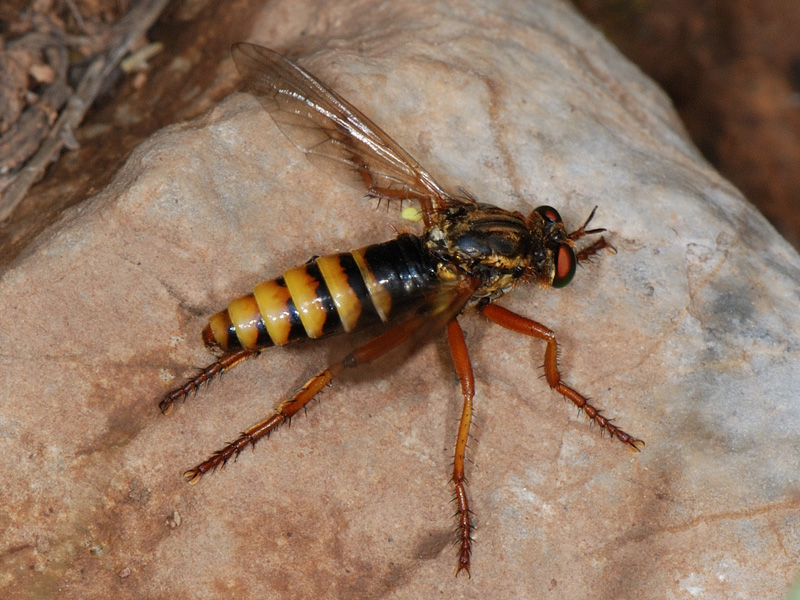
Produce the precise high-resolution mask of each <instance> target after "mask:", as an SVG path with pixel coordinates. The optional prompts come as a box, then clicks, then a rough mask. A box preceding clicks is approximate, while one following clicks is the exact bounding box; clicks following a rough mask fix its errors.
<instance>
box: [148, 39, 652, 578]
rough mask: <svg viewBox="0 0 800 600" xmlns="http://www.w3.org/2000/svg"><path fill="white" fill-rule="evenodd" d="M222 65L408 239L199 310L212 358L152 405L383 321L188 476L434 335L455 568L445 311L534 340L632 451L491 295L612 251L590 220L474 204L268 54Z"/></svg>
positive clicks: (468, 517) (462, 512) (533, 329)
mask: <svg viewBox="0 0 800 600" xmlns="http://www.w3.org/2000/svg"><path fill="white" fill-rule="evenodd" d="M232 52H233V60H234V62H235V63H236V66H237V68H238V69H239V72H240V73H241V75H242V77H243V78H244V80H245V82H246V83H247V85H248V86H249V88H250V91H251V92H252V93H253V94H254V95H255V96H256V97H257V98H258V99H259V101H260V102H261V104H262V105H263V106H264V108H266V110H267V112H268V113H269V114H270V116H271V117H272V119H273V120H274V121H275V123H276V125H277V126H278V128H280V130H281V131H282V132H283V133H284V134H285V135H286V136H287V137H288V138H289V140H291V141H292V142H293V143H294V144H295V145H296V146H297V147H298V149H299V150H301V151H302V152H304V153H305V154H306V156H307V157H308V158H309V159H310V160H311V162H313V163H314V164H317V165H319V166H320V167H322V168H324V169H325V170H328V171H331V172H332V173H333V174H334V175H335V176H337V177H338V178H339V179H342V180H344V181H346V182H347V183H350V184H353V185H356V186H357V187H360V188H362V189H363V188H366V191H367V194H368V195H369V196H371V197H372V198H377V199H378V200H379V201H400V202H403V201H415V202H416V203H417V204H418V207H419V213H420V216H421V220H422V222H423V224H424V231H423V233H422V235H411V234H408V233H403V234H400V235H398V236H397V237H396V238H395V239H393V240H391V241H388V242H384V243H382V244H373V245H371V246H366V247H364V248H359V249H357V250H353V251H351V252H343V253H339V254H330V255H328V256H320V257H317V258H314V259H313V260H310V261H309V262H307V263H305V264H303V265H301V266H299V267H295V268H293V269H289V270H288V271H286V272H285V273H284V274H283V275H281V276H280V277H278V278H276V279H271V280H269V281H265V282H264V283H260V284H258V285H257V286H256V287H255V289H254V290H253V292H252V293H251V294H248V295H246V296H243V297H241V298H238V299H236V300H234V301H233V302H231V303H230V304H229V305H228V308H227V309H225V310H223V311H221V312H219V313H217V314H215V315H214V316H212V317H211V319H210V321H209V323H208V325H207V326H206V327H205V329H204V330H203V341H204V343H205V345H206V346H207V347H208V348H209V349H212V350H214V351H216V352H217V353H218V356H219V358H218V359H217V360H216V361H215V362H214V363H212V364H211V365H209V366H208V367H206V368H205V369H203V370H202V371H200V372H199V373H198V374H197V375H195V377H193V378H192V379H191V380H189V381H188V382H186V383H185V384H184V385H182V386H181V387H179V388H177V389H175V390H173V391H171V392H169V393H168V394H167V395H166V396H165V397H164V398H163V399H162V400H161V403H160V408H161V411H162V412H164V413H168V412H169V411H170V410H171V409H172V406H173V404H174V403H175V402H176V401H178V400H183V399H184V398H185V397H186V396H187V395H188V394H189V393H191V392H193V391H196V390H197V388H198V387H199V386H201V385H202V384H204V383H206V382H208V381H209V380H210V379H212V378H213V377H215V376H216V375H219V374H220V373H223V372H225V371H228V370H230V369H232V368H233V367H235V366H236V365H238V364H239V363H241V362H242V361H243V360H245V359H247V358H250V357H253V356H256V355H258V354H259V353H260V352H261V351H262V350H264V349H265V348H268V347H270V346H285V345H286V344H291V343H294V342H299V341H302V340H306V339H309V338H311V339H317V338H322V337H325V336H328V335H331V334H334V333H339V332H351V331H356V330H360V329H362V328H364V327H367V326H369V325H373V324H380V323H383V324H384V325H385V327H384V328H383V332H382V333H380V335H378V336H377V337H376V338H374V339H372V340H371V341H369V342H367V343H366V344H364V345H362V346H361V347H359V348H357V349H356V350H353V351H352V352H351V353H350V354H348V355H347V356H346V357H345V358H344V359H343V360H341V361H340V362H337V363H335V364H332V365H330V366H328V367H327V368H325V369H323V370H322V371H320V372H319V373H317V374H316V375H314V376H313V377H312V378H311V379H309V380H308V382H307V383H306V384H305V385H304V386H303V387H301V388H300V389H299V390H298V391H297V392H295V394H294V395H293V396H292V397H291V398H289V399H288V400H285V401H284V402H283V403H282V404H281V405H280V406H279V407H278V409H277V410H276V411H275V412H274V414H272V416H270V417H268V418H267V419H266V420H264V421H262V422H260V423H258V424H256V425H254V426H253V427H251V428H250V429H248V430H247V431H245V432H244V433H242V434H241V435H240V436H239V438H238V439H236V441H234V442H232V443H230V444H228V445H227V446H225V447H224V448H223V449H221V450H219V451H218V452H216V453H214V454H213V455H212V456H211V457H210V458H208V459H207V460H205V461H203V462H201V463H200V464H199V465H197V466H196V467H194V468H193V469H190V470H188V471H186V473H185V477H186V479H187V480H188V481H189V482H190V483H197V482H198V481H199V480H200V479H201V478H202V476H203V475H205V474H206V473H208V472H209V471H213V470H214V469H216V468H217V467H219V466H223V465H225V463H227V461H228V460H230V459H231V458H236V457H237V456H238V455H239V453H240V452H241V451H242V450H243V449H244V448H246V447H247V446H248V445H250V444H255V443H256V441H257V440H259V439H260V438H262V437H264V436H265V435H268V434H269V433H270V432H271V431H273V430H274V429H276V428H277V427H278V426H280V425H281V424H283V423H285V422H287V421H288V420H289V419H291V418H292V417H293V416H294V415H295V414H296V413H297V412H298V411H299V410H300V409H302V408H304V407H305V406H306V405H307V404H308V403H309V401H311V400H312V399H313V398H314V397H315V396H316V395H317V394H318V393H319V392H320V391H321V390H322V389H323V388H324V387H325V386H327V385H328V384H330V383H331V381H333V379H334V378H335V377H336V376H337V375H339V374H340V373H341V372H342V371H343V370H344V369H345V368H350V367H356V366H358V365H362V364H364V363H367V362H370V361H372V360H375V359H376V358H378V357H379V356H382V355H383V354H385V353H386V352H388V351H390V350H392V349H393V348H395V347H397V346H398V345H400V344H402V343H403V342H407V343H412V344H413V343H414V342H415V341H416V342H418V341H420V340H422V339H423V338H424V337H425V336H424V335H423V333H427V332H430V331H436V330H446V332H447V338H448V341H449V344H450V352H451V354H452V356H453V362H454V364H455V370H456V372H457V374H458V379H459V381H460V383H461V395H462V398H463V409H462V413H461V420H460V422H459V425H458V434H457V437H456V445H455V460H454V465H453V486H454V487H455V500H456V505H457V507H458V508H457V519H458V529H457V531H458V548H459V556H458V565H457V567H456V575H458V573H460V572H461V571H466V573H467V575H468V576H469V573H470V556H471V553H472V529H473V524H472V514H471V512H470V510H469V504H468V501H467V493H466V487H465V477H464V463H465V452H466V447H467V439H468V437H469V428H470V422H471V420H472V398H473V395H474V388H475V386H474V377H473V373H472V366H471V364H470V359H469V354H468V353H467V346H466V344H465V342H464V334H463V332H462V330H461V326H460V325H459V323H458V317H459V316H460V315H461V314H462V313H464V312H465V311H468V310H476V311H478V312H480V313H481V314H483V315H484V316H485V317H487V318H488V319H489V320H490V321H494V322H495V323H497V324H498V325H500V326H502V327H505V328H507V329H510V330H512V331H516V332H518V333H522V334H524V335H528V336H531V337H534V338H537V339H540V340H543V341H544V342H546V349H545V358H544V372H545V377H546V379H547V383H548V384H549V385H550V387H551V388H553V389H554V390H556V391H557V392H558V393H560V394H562V395H563V396H565V397H566V398H568V399H569V400H571V401H572V402H573V403H574V404H575V405H576V406H577V407H578V408H579V409H581V410H583V412H584V413H585V414H586V415H587V416H588V417H589V418H590V419H591V420H593V421H594V422H595V423H597V424H598V425H599V426H600V427H601V428H602V429H603V430H605V431H607V432H608V433H609V434H611V436H612V437H615V438H617V439H618V440H619V441H620V442H622V443H623V444H626V445H627V446H628V447H630V448H631V449H633V450H639V447H640V446H642V445H643V442H642V441H641V440H638V439H636V438H635V437H633V436H631V435H629V434H627V433H625V432H624V431H623V430H622V429H620V428H619V427H617V426H616V425H614V424H612V423H611V422H610V421H609V420H608V419H606V418H605V417H604V416H602V415H601V414H600V411H598V410H597V409H596V408H595V407H594V406H592V405H591V404H589V402H588V400H587V398H586V397H585V396H583V395H582V394H580V393H578V392H577V391H575V390H574V389H572V388H571V387H569V386H567V385H566V384H565V383H564V382H563V381H562V380H561V375H560V373H559V370H558V365H557V355H558V350H557V345H556V337H555V334H554V333H553V332H552V331H551V330H549V329H548V328H547V327H545V326H543V325H541V324H539V323H537V322H535V321H532V320H530V319H527V318H525V317H522V316H520V315H517V314H515V313H513V312H511V311H509V310H507V309H505V308H502V307H501V306H498V305H497V304H495V301H496V300H498V299H499V298H500V297H501V296H503V295H504V294H506V293H508V292H509V291H511V290H512V289H513V288H515V287H517V285H519V284H523V283H533V284H536V285H538V286H539V287H543V288H546V287H555V288H561V287H564V286H566V285H567V284H568V283H569V282H570V281H571V280H572V277H573V275H574V274H575V268H576V265H577V264H578V263H579V262H580V261H583V260H586V259H588V258H589V257H591V256H592V255H594V254H596V253H597V252H599V251H600V250H602V249H604V248H606V249H609V250H610V251H613V247H612V246H611V245H610V244H609V243H608V242H607V241H606V240H605V239H604V238H603V237H600V239H598V240H597V241H595V242H594V243H592V244H590V245H589V246H587V247H585V248H583V249H577V248H576V246H577V242H578V240H580V239H581V238H582V237H584V236H589V235H596V234H599V233H601V232H603V231H605V230H604V229H587V227H588V225H589V222H590V221H591V220H592V217H593V216H594V212H595V211H594V210H593V211H592V213H591V214H590V215H589V218H588V219H587V220H586V222H585V223H584V224H583V225H582V226H581V227H579V228H578V229H576V230H575V231H572V232H568V231H567V229H566V228H565V226H564V223H563V222H562V221H561V216H560V215H559V214H558V212H557V211H556V210H555V209H554V208H551V207H550V206H540V207H539V208H537V209H535V210H534V211H533V212H531V213H530V214H529V215H527V216H526V215H523V214H521V213H518V212H509V211H507V210H504V209H502V208H498V207H496V206H493V205H491V204H486V203H483V202H478V201H477V200H475V199H474V198H473V197H472V196H470V195H469V194H467V193H466V192H461V193H459V194H452V193H449V192H447V191H445V190H444V189H443V188H442V187H441V186H439V184H438V183H436V181H435V180H434V179H433V177H431V176H430V175H429V174H428V172H427V171H425V170H424V169H423V168H422V167H420V165H419V163H417V161H416V160H414V159H413V158H412V157H411V156H410V155H409V154H408V153H407V152H406V151H405V150H403V149H402V148H401V147H400V146H399V145H398V144H397V143H396V142H395V141H394V140H392V138H390V137H389V136H388V135H386V133H384V132H383V130H381V129H380V128H379V127H378V126H377V125H375V124H374V123H373V122H372V121H371V120H369V119H368V118H367V117H366V116H364V115H363V114H362V113H361V112H360V111H359V110H357V109H356V108H354V107H353V106H351V105H350V103H348V102H347V101H346V100H344V99H343V98H342V97H341V96H339V95H338V94H337V93H336V92H334V91H332V90H331V89H329V88H328V87H326V86H325V85H323V84H322V83H321V82H320V81H318V80H317V79H316V78H315V77H313V76H312V75H310V74H309V73H307V72H306V71H305V70H303V69H302V68H300V67H299V66H297V65H296V64H294V63H292V62H290V61H289V60H287V59H286V58H283V57H282V56H281V55H279V54H277V53H276V52H273V51H272V50H268V49H267V48H262V47H259V46H254V45H252V44H245V43H240V44H236V45H234V46H233V49H232Z"/></svg>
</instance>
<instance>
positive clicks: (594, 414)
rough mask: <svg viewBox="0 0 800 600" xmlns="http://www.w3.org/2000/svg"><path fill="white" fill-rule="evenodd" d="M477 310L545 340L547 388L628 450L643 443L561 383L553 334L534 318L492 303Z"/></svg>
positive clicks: (503, 325)
mask: <svg viewBox="0 0 800 600" xmlns="http://www.w3.org/2000/svg"><path fill="white" fill-rule="evenodd" d="M481 312H482V313H483V314H484V315H485V316H486V317H487V318H489V319H490V320H491V321H494V322H495V323H497V324H498V325H501V326H502V327H505V328H506V329H510V330H511V331H516V332H517V333H522V334H525V335H529V336H531V337H535V338H539V339H540V340H544V341H545V342H547V349H546V350H545V353H544V374H545V377H546V378H547V383H548V384H549V385H550V387H551V388H553V389H554V390H555V391H557V392H558V393H559V394H561V395H562V396H564V397H565V398H569V399H570V400H572V402H573V403H574V404H575V406H577V407H578V408H580V409H581V410H583V412H584V413H585V414H586V416H588V417H589V418H590V419H592V420H593V421H594V422H595V423H597V424H598V425H599V426H600V427H602V428H603V429H604V430H606V431H607V432H608V433H610V434H611V436H612V437H615V438H617V439H618V440H619V441H620V442H622V443H623V444H627V445H628V447H629V448H631V449H632V450H636V451H637V452H638V451H639V450H640V448H639V446H643V445H644V442H643V441H642V440H638V439H636V438H635V437H633V436H631V435H629V434H627V433H625V432H624V431H623V430H622V429H620V428H619V427H617V426H616V425H614V424H613V423H611V421H610V420H609V419H606V418H605V417H604V416H603V415H601V414H600V411H599V410H597V409H596V408H595V407H594V406H592V405H591V404H589V401H588V400H587V399H586V397H584V396H582V395H581V394H579V393H578V392H576V391H575V390H573V389H572V388H571V387H568V386H567V385H565V384H564V383H562V382H561V374H560V373H559V372H558V364H557V357H558V346H557V344H556V334H555V333H553V332H552V331H550V330H549V329H548V328H547V327H545V326H544V325H541V324H540V323H537V322H536V321H532V320H530V319H526V318H525V317H521V316H520V315H518V314H515V313H513V312H511V311H510V310H507V309H505V308H503V307H501V306H497V305H496V304H488V305H486V306H484V307H483V308H482V309H481Z"/></svg>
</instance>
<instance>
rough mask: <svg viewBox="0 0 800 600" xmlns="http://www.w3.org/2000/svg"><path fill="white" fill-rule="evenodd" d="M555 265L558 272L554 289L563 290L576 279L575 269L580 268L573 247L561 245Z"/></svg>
mask: <svg viewBox="0 0 800 600" xmlns="http://www.w3.org/2000/svg"><path fill="white" fill-rule="evenodd" d="M555 263H556V272H555V275H554V276H553V287H554V288H563V287H564V286H567V285H569V282H570V281H572V278H573V277H575V269H576V268H577V266H578V259H577V258H576V257H575V251H574V250H573V249H572V246H570V245H568V244H561V245H560V246H559V247H558V250H556V255H555Z"/></svg>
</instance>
